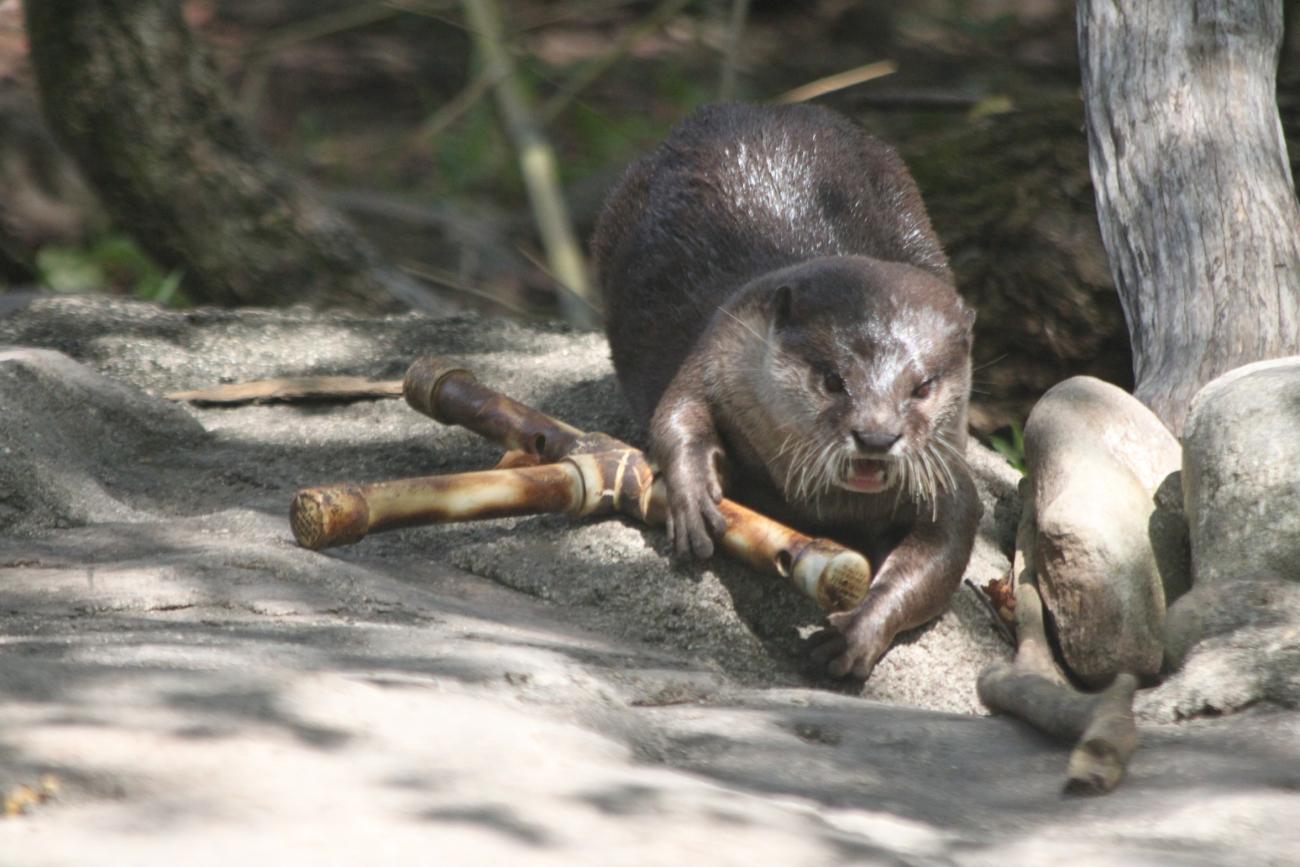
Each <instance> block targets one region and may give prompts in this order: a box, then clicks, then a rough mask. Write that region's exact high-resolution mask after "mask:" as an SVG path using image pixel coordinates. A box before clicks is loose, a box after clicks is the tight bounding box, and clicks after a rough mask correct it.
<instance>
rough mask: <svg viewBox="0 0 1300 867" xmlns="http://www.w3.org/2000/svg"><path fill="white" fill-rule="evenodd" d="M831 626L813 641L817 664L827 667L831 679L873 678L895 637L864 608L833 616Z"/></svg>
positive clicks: (814, 658)
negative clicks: (850, 676) (881, 658)
mask: <svg viewBox="0 0 1300 867" xmlns="http://www.w3.org/2000/svg"><path fill="white" fill-rule="evenodd" d="M827 622H828V623H829V625H828V626H827V628H825V629H823V630H821V631H820V632H818V633H817V634H815V635H813V636H812V638H811V639H810V643H811V644H812V658H813V660H814V661H815V662H817V663H818V664H820V665H825V666H826V670H827V672H829V673H830V675H831V677H847V676H849V675H852V676H853V677H858V678H861V679H863V680H866V679H867V678H868V677H871V672H872V671H873V670H875V667H876V663H877V662H879V661H880V657H882V656H884V655H885V651H886V650H888V649H889V645H890V644H891V643H892V642H893V640H894V636H893V634H891V633H890V631H889V630H888V629H885V628H884V627H883V625H881V624H878V623H876V622H875V618H872V617H871V616H870V615H869V613H868V612H867V611H866V610H865V609H864V608H857V609H855V610H853V611H842V612H839V613H836V614H832V615H830V616H829V617H828V618H827Z"/></svg>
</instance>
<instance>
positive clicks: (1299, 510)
mask: <svg viewBox="0 0 1300 867" xmlns="http://www.w3.org/2000/svg"><path fill="white" fill-rule="evenodd" d="M1183 442H1184V446H1185V449H1186V455H1185V458H1184V463H1183V496H1184V500H1185V502H1186V507H1187V520H1188V529H1189V531H1190V535H1191V545H1192V557H1193V562H1194V563H1195V564H1196V565H1195V567H1194V568H1193V575H1192V581H1193V584H1194V585H1196V586H1198V587H1199V586H1201V585H1204V584H1212V583H1216V582H1218V581H1230V580H1234V579H1237V578H1242V577H1247V578H1256V579H1257V578H1261V577H1265V576H1271V577H1276V578H1280V579H1284V580H1288V581H1297V582H1300V357H1293V358H1282V359H1278V360H1276V361H1261V362H1257V363H1255V364H1248V365H1246V366H1245V367H1240V368H1237V369H1236V370H1233V371H1229V372H1228V373H1226V374H1224V375H1223V376H1221V377H1219V378H1218V379H1216V380H1214V381H1213V382H1210V383H1209V384H1208V385H1206V386H1205V387H1204V388H1203V389H1201V390H1200V391H1199V392H1198V393H1197V395H1196V397H1195V399H1194V400H1193V401H1192V405H1191V408H1190V409H1189V410H1188V411H1187V424H1186V427H1185V429H1184V431H1183Z"/></svg>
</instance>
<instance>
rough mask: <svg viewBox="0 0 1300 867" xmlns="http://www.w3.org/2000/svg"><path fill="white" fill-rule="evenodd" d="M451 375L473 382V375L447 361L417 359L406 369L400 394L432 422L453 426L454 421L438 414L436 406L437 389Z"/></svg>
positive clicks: (426, 358) (431, 358)
mask: <svg viewBox="0 0 1300 867" xmlns="http://www.w3.org/2000/svg"><path fill="white" fill-rule="evenodd" d="M453 373H455V374H459V375H461V376H463V377H465V378H466V379H469V380H471V381H472V380H474V374H472V373H470V372H469V371H468V370H465V369H464V368H463V367H458V366H457V365H456V364H454V363H453V362H451V361H450V360H449V359H446V358H436V357H432V356H430V357H425V358H417V359H416V360H415V361H414V362H412V363H411V366H410V367H409V368H407V370H406V378H405V379H403V380H402V394H403V395H404V396H405V397H406V402H407V404H408V405H409V406H410V407H411V408H412V409H414V410H415V411H416V412H419V413H423V414H424V415H427V416H429V417H430V418H432V419H433V420H434V421H437V422H440V423H442V424H455V423H456V422H455V419H453V418H451V417H449V416H447V415H446V414H445V413H442V412H440V411H439V406H438V388H439V386H441V385H442V381H443V379H445V378H446V377H447V376H450V375H451V374H453Z"/></svg>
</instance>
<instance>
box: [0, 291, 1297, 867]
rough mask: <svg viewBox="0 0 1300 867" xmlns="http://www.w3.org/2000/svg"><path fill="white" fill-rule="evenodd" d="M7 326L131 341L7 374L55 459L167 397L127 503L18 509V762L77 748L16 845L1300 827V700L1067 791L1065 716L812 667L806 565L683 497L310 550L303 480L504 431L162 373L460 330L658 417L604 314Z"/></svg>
mask: <svg viewBox="0 0 1300 867" xmlns="http://www.w3.org/2000/svg"><path fill="white" fill-rule="evenodd" d="M0 341H5V342H9V343H15V342H21V343H28V344H35V345H39V346H43V347H47V348H53V349H58V350H59V351H61V352H64V353H67V354H68V355H70V356H72V357H73V358H76V359H77V360H78V361H79V362H81V363H82V364H84V365H85V366H86V367H88V368H90V369H92V370H93V371H95V372H94V373H88V372H86V371H85V370H84V369H83V370H81V371H80V372H73V371H72V370H69V371H68V376H63V377H55V378H53V379H50V378H48V377H45V376H44V375H43V376H42V378H33V379H32V382H33V387H32V388H31V389H15V390H12V391H8V392H6V393H5V400H6V404H5V409H6V411H9V410H13V411H15V412H19V413H22V414H23V417H25V418H27V419H29V420H30V422H29V423H30V424H31V425H33V426H34V429H35V430H36V431H38V432H40V433H41V434H42V436H41V437H40V438H39V439H33V440H32V441H31V445H30V446H29V449H30V451H29V453H28V456H29V457H30V458H31V459H32V460H38V459H39V460H41V461H43V462H44V463H46V464H51V465H56V464H58V463H60V462H63V461H77V460H81V459H80V458H78V457H77V452H78V450H80V451H82V452H85V453H90V452H89V451H88V450H90V449H93V448H94V444H95V441H96V440H97V439H102V438H106V437H107V438H109V439H110V441H118V440H115V439H114V438H118V437H124V436H125V434H124V433H123V432H124V431H133V432H140V431H144V432H146V434H147V431H148V430H151V429H156V430H159V431H162V432H163V435H161V436H159V437H156V438H155V439H153V440H152V442H153V443H154V446H155V447H154V448H153V449H152V451H151V452H150V451H146V450H144V449H138V450H136V451H132V452H130V453H129V455H130V457H131V458H132V460H125V461H120V462H116V463H114V462H112V461H106V462H96V461H91V460H82V463H81V470H80V471H81V472H84V473H86V474H87V477H88V478H89V479H90V480H92V481H94V482H95V483H97V484H99V485H100V487H102V488H103V489H104V490H105V491H106V492H107V493H108V495H109V497H110V499H111V500H112V501H113V502H121V503H127V504H128V506H129V507H130V508H131V509H133V510H134V511H133V512H131V513H129V514H128V513H126V512H123V513H121V514H122V515H125V516H126V517H125V518H122V517H114V515H116V514H118V513H116V512H109V513H105V514H100V513H96V514H88V513H81V514H79V513H76V512H74V511H73V510H72V509H71V507H70V506H69V503H70V502H71V501H70V500H66V501H65V500H64V499H63V497H64V493H63V492H62V491H54V492H51V493H48V494H47V495H46V496H47V497H48V501H49V502H50V504H51V507H50V509H49V510H48V511H45V512H42V513H41V514H40V515H38V516H35V517H33V518H32V519H31V520H29V521H28V522H27V523H26V524H25V525H24V533H23V534H22V535H16V534H13V533H0V651H2V653H3V655H2V657H0V792H3V793H9V792H11V791H13V790H14V789H15V788H16V787H17V786H19V785H22V784H27V785H32V786H37V785H39V781H40V779H41V777H42V776H43V775H46V774H52V775H54V776H55V777H57V779H58V781H59V783H60V786H59V790H58V793H57V796H56V798H55V799H54V800H52V801H49V802H47V803H44V804H39V805H35V806H33V808H32V809H31V811H30V812H29V813H28V814H27V815H24V816H21V817H17V818H14V819H9V820H3V821H0V853H3V857H0V860H3V861H4V863H5V864H6V865H10V864H12V865H15V867H26V865H42V867H50V865H80V864H85V863H87V857H88V855H87V853H93V859H92V860H93V861H94V862H95V863H97V864H131V865H140V867H155V865H172V864H178V863H184V864H187V865H196V867H206V865H225V864H230V863H258V864H269V863H275V864H283V865H286V867H288V865H299V864H313V865H344V864H367V863H374V862H376V861H379V860H384V861H387V862H391V863H398V864H400V863H411V862H419V861H422V860H429V859H430V858H436V859H437V860H439V862H440V863H448V864H457V863H510V864H521V865H534V864H537V865H542V864H565V865H586V864H592V865H606V864H610V863H635V864H655V863H687V862H698V861H700V860H701V859H703V860H704V861H707V862H708V863H710V864H720V865H725V864H755V863H767V862H780V863H787V864H818V865H820V864H827V865H829V864H848V863H852V864H899V863H906V864H957V865H991V864H998V865H1009V867H1018V865H1039V864H1044V863H1057V862H1060V863H1076V864H1085V863H1088V864H1097V863H1105V864H1121V865H1122V864H1150V863H1161V864H1207V865H1209V864H1214V865H1242V867H1245V865H1256V864H1265V863H1287V862H1288V859H1290V860H1294V854H1295V852H1296V851H1298V850H1300V827H1297V825H1296V823H1295V821H1294V817H1295V816H1296V814H1297V812H1298V811H1300V756H1297V754H1296V751H1295V743H1296V742H1297V738H1300V714H1297V713H1277V712H1274V713H1263V712H1260V711H1258V710H1255V711H1247V712H1245V713H1242V714H1238V715H1236V716H1233V717H1231V718H1226V719H1215V720H1203V721H1198V722H1195V723H1185V724H1183V725H1179V726H1171V725H1165V724H1157V723H1151V724H1147V725H1144V727H1143V731H1142V746H1141V748H1140V750H1139V752H1138V753H1137V756H1136V757H1135V759H1134V762H1133V765H1132V766H1131V768H1130V773H1129V777H1128V779H1127V780H1126V781H1125V783H1124V785H1123V786H1122V787H1121V788H1120V789H1119V790H1118V791H1116V792H1115V793H1114V794H1112V795H1110V796H1108V797H1106V798H1103V799H1098V800H1093V801H1088V802H1078V801H1071V800H1065V799H1062V798H1061V797H1060V794H1059V790H1060V786H1061V782H1062V779H1063V774H1064V767H1065V762H1066V757H1067V749H1066V748H1064V747H1058V746H1055V745H1052V744H1049V743H1048V742H1046V741H1045V740H1044V739H1043V738H1041V737H1040V736H1038V735H1037V734H1035V733H1033V732H1030V731H1028V730H1027V729H1025V728H1024V727H1022V726H1020V725H1018V724H1016V723H1014V722H1011V721H1008V720H1001V719H990V718H987V717H979V716H971V715H959V714H953V713H941V712H935V711H927V710H918V709H913V708H906V707H897V706H889V705H886V704H882V703H881V702H878V701H869V700H864V699H863V698H861V697H859V696H857V695H845V694H841V693H840V692H837V691H836V690H837V689H842V687H837V686H836V685H834V684H825V683H822V682H820V681H818V680H816V679H815V678H812V677H811V676H809V675H808V674H807V673H806V672H804V671H802V669H801V668H800V659H801V649H800V648H799V647H798V634H797V633H798V629H799V628H801V627H803V626H806V625H809V624H808V622H807V621H808V620H810V619H812V620H815V618H816V615H815V613H813V612H809V611H807V609H806V608H804V607H800V606H802V605H804V603H803V601H802V600H801V599H800V598H799V597H797V596H795V595H794V594H792V593H791V592H789V591H788V590H787V589H786V588H785V587H784V586H783V585H781V584H780V583H779V582H769V581H765V580H762V579H761V578H759V577H758V576H754V575H751V574H748V573H746V572H744V571H743V570H734V571H733V570H730V569H728V568H726V567H725V565H724V564H713V565H711V566H709V567H708V568H703V569H687V570H681V571H678V570H674V569H672V568H670V566H669V563H668V560H667V558H666V556H665V554H666V551H665V546H664V545H663V543H662V540H661V539H660V538H659V537H658V535H657V534H656V533H654V532H652V531H649V530H644V529H642V528H639V527H634V526H632V525H630V524H624V523H622V522H619V521H612V522H600V523H597V522H588V523H573V522H569V521H567V520H562V519H550V518H544V519H543V518H537V519H528V520H521V521H502V522H489V523H485V524H482V525H478V526H477V527H460V528H426V529H411V530H405V531H401V532H398V533H393V534H383V535H378V536H375V537H372V538H369V539H366V540H365V541H364V542H362V543H361V544H360V545H358V546H355V547H353V548H346V549H335V550H330V551H326V552H321V553H316V552H311V551H305V550H303V549H300V548H298V547H297V546H296V545H294V544H293V541H292V538H291V536H290V534H289V530H288V527H287V522H286V519H285V512H286V508H287V504H288V501H289V497H290V496H291V494H292V492H293V491H294V490H295V488H297V487H299V486H302V485H307V484H318V483H325V482H330V481H340V480H349V479H351V480H372V479H381V478H388V477H396V476H404V475H417V474H422V473H431V472H450V471H455V470H460V469H470V468H477V467H482V466H485V465H487V464H489V463H490V462H491V461H492V460H493V459H494V457H495V454H494V450H493V449H491V448H488V447H485V446H484V445H483V444H482V443H481V442H479V441H477V440H476V439H475V438H474V437H472V436H469V435H466V434H464V433H463V432H459V431H454V430H446V429H441V428H439V427H437V426H436V425H434V424H433V423H432V422H429V421H428V420H427V419H424V418H422V417H420V416H418V415H416V414H415V413H412V412H411V411H409V410H408V409H406V407H405V406H404V405H403V404H402V403H400V402H399V401H372V402H366V403H357V404H349V405H333V406H331V405H314V406H313V405H299V406H283V405H280V406H277V405H268V406H245V407H239V408H232V409H215V408H195V407H182V408H177V407H174V406H170V405H168V404H166V403H165V402H163V401H161V400H157V399H155V398H152V397H149V396H147V395H146V392H154V393H162V392H166V391H170V390H173V389H180V388H191V387H198V386H202V385H208V384H212V383H214V382H218V381H221V380H223V379H224V380H226V381H230V380H236V379H241V380H242V379H249V378H256V377H266V376H286V375H291V374H302V373H327V372H344V373H358V374H366V375H372V376H380V377H388V376H397V375H400V373H401V371H402V370H403V369H404V367H405V365H406V363H407V362H408V361H409V360H410V359H411V358H412V357H415V356H417V355H421V354H429V353H432V352H442V353H447V354H455V355H458V356H460V357H462V358H464V359H466V360H468V361H469V362H470V363H471V364H472V365H473V367H474V368H475V369H476V370H478V371H479V373H480V375H481V376H482V377H483V378H484V379H485V380H487V381H489V382H492V383H499V384H501V385H502V387H503V388H505V390H507V391H508V392H510V393H513V394H515V395H517V396H519V397H520V398H521V399H524V400H526V401H528V402H530V403H534V404H536V405H538V406H540V407H542V408H544V409H546V410H547V411H549V412H552V413H554V414H556V415H560V416H562V417H564V418H567V419H569V420H571V421H573V422H575V423H577V424H580V425H582V426H584V427H590V428H604V429H606V430H609V431H611V432H613V433H616V434H618V435H620V436H630V437H635V436H636V431H634V430H629V429H628V428H627V423H626V413H625V411H624V410H623V408H622V405H621V403H620V402H619V399H618V397H617V392H616V390H615V389H614V387H613V382H612V377H611V376H610V373H609V368H608V363H607V361H606V359H605V349H604V345H603V341H601V340H600V339H599V338H597V337H595V336H593V335H583V334H572V333H568V332H566V331H565V330H563V329H559V328H521V327H518V326H514V325H510V324H508V323H504V322H500V321H493V320H478V319H469V318H466V319H454V320H447V321H439V322H433V321H430V320H427V319H424V318H422V317H394V318H389V319H367V318H357V317H344V316H331V315H319V314H300V313H296V312H292V311H289V312H278V313H268V312H252V311H250V312H244V313H228V312H219V311H194V312H191V313H187V314H173V313H165V312H161V311H157V310H155V309H153V308H150V307H147V306H144V305H138V304H126V303H113V302H103V301H97V302H91V301H68V300H58V301H51V302H45V301H42V302H37V303H35V304H33V305H32V306H31V307H29V308H28V309H27V310H25V311H22V312H20V313H18V314H14V315H10V316H0ZM66 364H67V363H66V362H63V361H59V362H56V363H55V365H56V366H59V365H66ZM74 368H75V366H74ZM78 376H89V377H90V378H91V380H93V381H94V382H96V383H97V385H96V386H95V390H96V393H98V394H100V395H103V394H106V393H107V392H106V391H104V388H103V380H104V379H105V378H107V379H109V380H113V381H116V382H118V383H119V384H120V387H121V388H122V389H123V391H124V392H128V393H129V395H130V396H129V397H128V396H127V395H126V394H123V395H121V396H122V398H123V399H124V400H127V401H128V402H129V403H130V405H132V406H134V407H135V409H133V410H132V411H131V412H129V413H118V414H116V415H113V416H111V418H109V419H108V420H107V421H104V422H102V423H97V424H95V425H88V424H77V423H76V418H75V417H73V416H72V415H69V416H63V415H58V414H57V412H58V410H57V409H51V410H50V411H51V412H52V413H56V414H55V415H52V416H47V415H46V414H45V413H44V412H37V411H35V408H36V407H38V406H39V405H41V404H40V402H41V401H42V400H43V399H44V398H43V397H42V396H41V394H40V391H41V390H42V389H43V388H45V387H46V386H47V384H48V383H49V382H56V383H57V382H64V383H66V382H68V381H75V380H76V378H77V377H78ZM57 388H67V386H66V385H60V386H57ZM113 400H114V401H116V398H114V399H113ZM23 404H26V406H25V407H24V406H23ZM0 423H2V422H0ZM64 424H66V425H67V427H66V429H60V430H59V431H58V436H57V437H55V436H54V431H53V428H54V427H57V426H60V425H64ZM196 427H197V428H201V429H202V431H203V432H202V434H201V435H198V436H195V434H194V431H195V430H196ZM166 431H171V432H172V434H173V435H167V434H166ZM132 435H134V433H133V434H132ZM127 438H128V439H129V437H127ZM43 444H49V446H50V447H49V449H48V450H45V451H42V449H44V448H45V445H43ZM123 445H124V447H125V446H126V445H127V444H126V443H125V441H123ZM55 446H57V448H56V447H55ZM99 454H102V456H103V457H105V458H106V459H107V458H111V457H112V455H111V454H108V453H99ZM976 460H978V458H977V459H976ZM989 469H990V471H991V472H993V473H994V474H995V475H997V474H1001V469H1000V467H998V466H997V465H991V466H990V468H989ZM976 473H977V475H980V474H981V473H982V471H981V470H980V469H979V468H977V469H976ZM123 477H129V478H125V479H124V478H123ZM23 478H26V477H23ZM78 489H82V488H78ZM1009 490H1010V489H1009V488H1003V489H1002V494H1001V495H998V496H995V497H994V498H992V499H991V500H990V501H989V503H987V504H986V520H988V521H990V522H991V523H990V525H989V527H988V528H986V530H987V532H982V536H981V542H980V543H979V547H978V548H977V553H976V557H977V561H981V560H985V559H987V560H988V561H989V562H987V563H986V564H985V566H984V567H980V568H987V569H988V570H992V571H995V570H996V569H1005V568H1006V563H1005V559H1004V558H1005V552H1004V550H1003V548H1002V547H1001V546H1002V541H1001V540H1002V537H1003V536H1004V535H1005V534H1006V532H1007V529H1006V526H1007V525H1006V522H1005V521H1003V522H1002V523H1001V524H999V523H998V521H997V520H996V515H997V513H998V512H999V511H1000V512H1001V513H1002V515H1003V517H1005V516H1006V515H1008V514H1010V515H1011V516H1014V513H1015V509H1014V501H1013V500H1012V499H1010V498H1009V493H1008V491H1009ZM75 493H76V492H75V491H70V492H68V495H69V496H70V497H71V496H74V495H75ZM31 495H32V492H31V491H28V492H27V493H26V494H24V496H31ZM999 503H1000V505H999ZM1012 525H1014V521H1013V522H1012ZM998 527H1000V529H990V528H998ZM999 558H1002V559H999ZM453 562H461V563H463V564H464V565H467V566H472V567H473V568H474V569H476V570H477V569H482V571H483V572H485V573H488V574H489V575H490V577H484V576H483V575H476V574H471V573H470V572H467V571H464V570H463V569H459V568H456V567H455V566H453V565H452V563H453ZM514 587H518V588H519V589H518V590H516V589H513V588H514ZM963 599H966V600H967V601H970V598H969V597H964V596H963V597H959V598H958V601H957V602H955V603H954V612H953V614H951V615H949V616H948V617H945V618H944V619H943V620H941V621H940V622H939V624H937V625H936V626H934V627H932V628H931V629H930V630H928V631H926V632H925V633H924V634H922V635H920V636H914V637H913V638H914V640H913V641H912V642H911V643H908V644H905V645H903V646H900V647H899V648H896V649H895V651H894V652H892V653H891V654H890V655H889V656H888V657H886V662H888V663H890V664H891V665H895V666H897V667H898V669H899V670H898V671H897V676H898V677H899V679H900V680H899V685H898V689H900V690H902V689H904V688H907V689H911V690H913V693H912V694H909V695H905V696H904V697H903V699H902V700H907V701H913V702H915V703H925V704H929V705H931V706H948V707H956V706H962V705H964V703H965V702H966V701H967V699H966V694H967V693H968V691H970V690H971V684H972V683H973V676H968V675H967V674H966V673H965V665H966V664H965V663H963V664H962V665H961V666H954V665H953V664H952V662H953V659H952V656H951V655H952V650H951V649H950V646H949V645H947V644H944V643H942V642H940V643H931V642H934V641H935V640H936V638H937V637H942V636H944V635H946V634H948V633H949V632H951V634H952V635H953V636H954V637H959V636H961V635H963V634H967V633H968V631H969V630H968V629H967V621H966V620H964V619H963V618H964V617H966V615H965V614H964V613H963V612H964V611H965V605H966V602H964V601H962V600H963ZM972 607H973V606H972ZM971 618H972V619H971V621H970V622H971V623H974V622H976V620H975V615H971ZM944 640H945V641H946V640H947V639H946V638H945V639H944ZM962 640H963V641H964V640H965V639H962ZM965 646H966V647H967V648H975V649H978V648H977V646H975V645H970V644H967V645H965ZM927 648H930V649H929V650H927ZM904 654H907V657H906V658H907V660H908V661H907V665H906V666H904V665H903V664H902V660H903V659H904ZM998 655H999V656H1000V655H1003V654H1002V653H999V654H998ZM980 656H981V654H979V653H974V654H973V657H980ZM987 658H988V657H987V656H984V658H983V659H980V660H979V662H980V664H982V662H983V661H985V659H987ZM884 665H885V662H882V667H883V666H884ZM971 665H972V667H975V662H974V659H973V660H972V662H971ZM904 669H906V670H904ZM882 670H883V669H878V670H877V673H876V676H877V677H878V676H879V675H880V674H881V673H882ZM875 679H876V678H875V677H873V679H872V683H874V682H875ZM903 679H906V684H904V683H903ZM925 693H929V694H925ZM912 696H914V697H912ZM412 853H415V854H412ZM430 853H433V854H430Z"/></svg>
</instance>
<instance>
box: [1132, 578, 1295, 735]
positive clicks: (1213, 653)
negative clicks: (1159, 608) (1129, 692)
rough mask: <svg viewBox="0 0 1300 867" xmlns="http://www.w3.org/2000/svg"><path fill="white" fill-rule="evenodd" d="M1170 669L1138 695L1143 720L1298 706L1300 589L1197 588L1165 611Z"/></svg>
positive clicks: (1257, 584) (1282, 585)
mask: <svg viewBox="0 0 1300 867" xmlns="http://www.w3.org/2000/svg"><path fill="white" fill-rule="evenodd" d="M1166 630H1167V638H1166V642H1167V653H1168V661H1169V665H1170V667H1171V668H1175V669H1177V671H1176V673H1175V674H1173V675H1172V676H1170V677H1169V678H1168V679H1167V680H1166V681H1165V682H1164V683H1162V684H1161V685H1160V686H1159V687H1158V688H1157V689H1155V690H1152V691H1150V692H1149V693H1147V694H1145V695H1143V696H1142V698H1141V699H1140V700H1139V701H1138V703H1137V709H1138V711H1139V713H1141V714H1142V715H1143V716H1144V717H1145V718H1147V719H1153V720H1158V721H1161V722H1173V721H1177V720H1183V719H1194V718H1197V717H1206V716H1219V715H1222V714H1228V713H1234V712H1236V711H1240V710H1242V709H1243V708H1247V707H1251V706H1253V705H1257V704H1259V703H1261V702H1271V703H1273V704H1277V705H1281V706H1283V707H1290V708H1297V707H1300V584H1296V583H1294V582H1291V581H1282V580H1278V579H1267V578H1265V579H1255V580H1250V579H1240V580H1233V581H1224V582H1220V583H1217V584H1208V585H1204V586H1199V587H1196V588H1194V589H1193V590H1192V592H1191V593H1188V594H1187V595H1186V596H1184V597H1183V598H1182V599H1180V600H1179V601H1178V602H1177V603H1175V604H1174V605H1173V606H1172V607H1171V608H1170V610H1169V617H1168V619H1167V621H1166Z"/></svg>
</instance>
